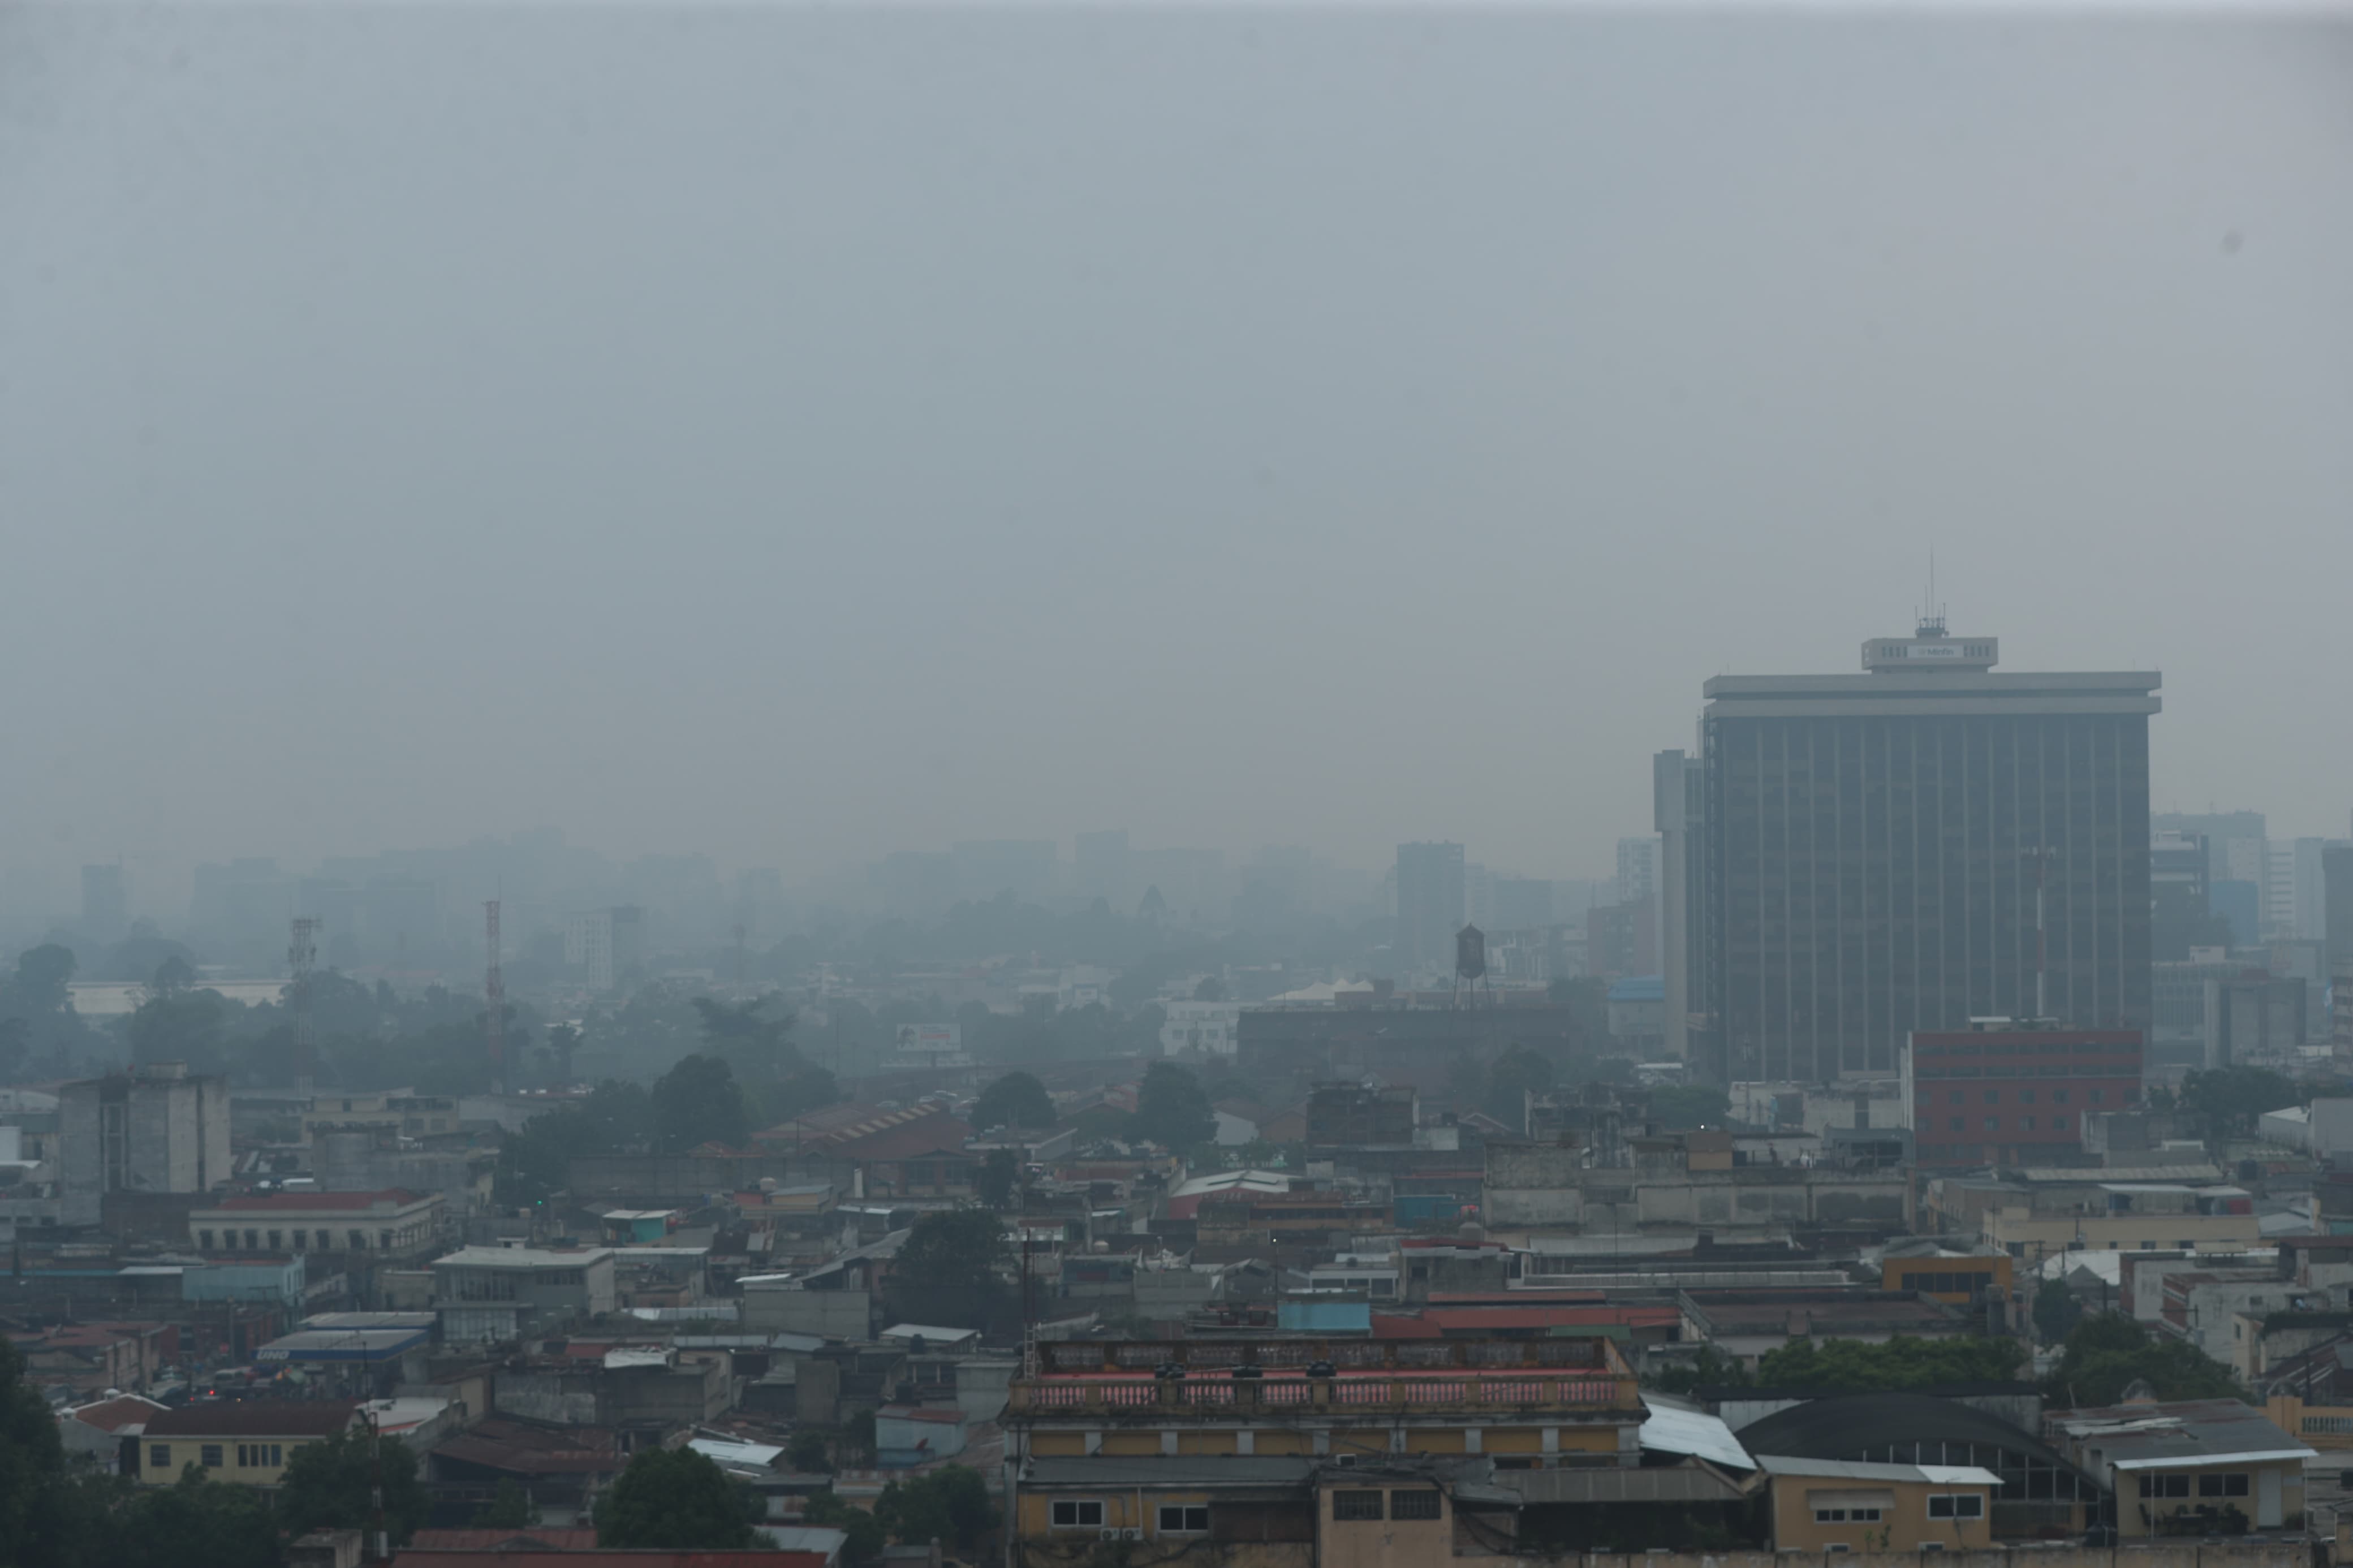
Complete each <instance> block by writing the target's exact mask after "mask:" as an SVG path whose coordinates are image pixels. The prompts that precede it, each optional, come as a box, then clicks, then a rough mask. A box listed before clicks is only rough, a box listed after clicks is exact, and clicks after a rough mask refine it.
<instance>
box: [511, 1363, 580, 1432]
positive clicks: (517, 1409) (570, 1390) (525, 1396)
mask: <svg viewBox="0 0 2353 1568" xmlns="http://www.w3.org/2000/svg"><path fill="white" fill-rule="evenodd" d="M491 1397H492V1400H493V1401H494V1403H495V1404H496V1405H497V1407H498V1413H499V1414H500V1415H519V1416H522V1418H523V1419H525V1420H529V1421H546V1422H551V1423H553V1424H554V1425H556V1426H596V1424H597V1423H598V1421H599V1419H600V1418H601V1412H600V1410H599V1408H598V1406H599V1404H600V1401H599V1400H598V1399H597V1397H596V1377H595V1376H593V1375H592V1374H589V1373H559V1372H501V1373H499V1375H498V1378H497V1381H496V1382H495V1383H494V1384H493V1385H492V1394H491Z"/></svg>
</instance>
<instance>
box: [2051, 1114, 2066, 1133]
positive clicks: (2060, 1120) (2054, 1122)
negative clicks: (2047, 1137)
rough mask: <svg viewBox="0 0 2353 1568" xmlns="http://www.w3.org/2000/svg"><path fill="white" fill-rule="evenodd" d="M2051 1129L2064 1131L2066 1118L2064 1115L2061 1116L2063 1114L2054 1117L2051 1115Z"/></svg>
mask: <svg viewBox="0 0 2353 1568" xmlns="http://www.w3.org/2000/svg"><path fill="white" fill-rule="evenodd" d="M2051 1131H2053V1132H2064V1131H2067V1119H2066V1118H2065V1117H2063V1116H2054V1117H2052V1119H2051Z"/></svg>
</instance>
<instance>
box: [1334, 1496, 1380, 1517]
mask: <svg viewBox="0 0 2353 1568" xmlns="http://www.w3.org/2000/svg"><path fill="white" fill-rule="evenodd" d="M1332 1517H1333V1518H1334V1519H1378V1518H1380V1517H1381V1494H1380V1493H1378V1492H1334V1493H1333V1494H1332Z"/></svg>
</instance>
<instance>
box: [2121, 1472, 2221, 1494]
mask: <svg viewBox="0 0 2353 1568" xmlns="http://www.w3.org/2000/svg"><path fill="white" fill-rule="evenodd" d="M2192 1479H2195V1480H2196V1481H2197V1482H2198V1495H2199V1496H2200V1497H2245V1496H2246V1495H2247V1478H2246V1476H2245V1475H2244V1474H2243V1473H2238V1474H2233V1473H2225V1474H2221V1475H2208V1476H2198V1477H2194V1478H2193V1477H2189V1476H2147V1475H2145V1476H2143V1477H2141V1479H2140V1495H2141V1496H2143V1497H2147V1498H2169V1497H2184V1498H2186V1497H2188V1496H2189V1483H2190V1481H2191V1480H2192Z"/></svg>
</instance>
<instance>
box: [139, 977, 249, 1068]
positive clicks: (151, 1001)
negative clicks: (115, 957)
mask: <svg viewBox="0 0 2353 1568" xmlns="http://www.w3.org/2000/svg"><path fill="white" fill-rule="evenodd" d="M229 1005H230V1004H229V1003H227V1001H225V1000H224V999H223V998H222V996H221V994H220V993H219V992H217V991H185V990H180V991H165V992H159V993H157V994H154V995H153V996H150V997H148V998H147V1000H145V1001H144V1002H142V1003H141V1004H139V1007H138V1010H137V1011H136V1012H134V1013H132V1015H131V1020H130V1023H129V1025H128V1026H127V1032H128V1034H129V1037H130V1045H131V1059H132V1061H134V1062H138V1063H141V1064H142V1065H143V1064H146V1063H150V1062H185V1063H187V1064H188V1070H189V1071H191V1072H204V1073H216V1072H218V1071H220V1070H221V1068H223V1067H224V1066H226V1065H227V1049H226V1041H227V1027H228V1009H229Z"/></svg>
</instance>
